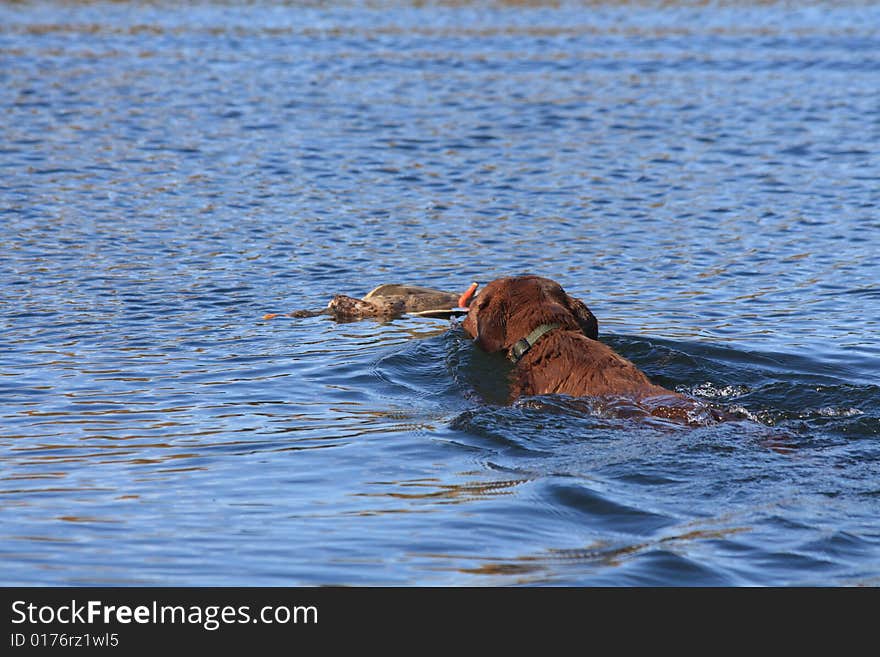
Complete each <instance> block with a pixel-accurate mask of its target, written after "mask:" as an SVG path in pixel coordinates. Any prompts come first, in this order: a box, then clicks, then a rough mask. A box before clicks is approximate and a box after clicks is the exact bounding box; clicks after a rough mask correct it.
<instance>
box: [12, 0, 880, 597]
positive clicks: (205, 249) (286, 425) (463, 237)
mask: <svg viewBox="0 0 880 657" xmlns="http://www.w3.org/2000/svg"><path fill="white" fill-rule="evenodd" d="M453 4H454V5H455V6H442V4H440V5H434V4H432V3H412V4H409V3H405V2H404V3H395V2H389V3H357V2H355V3H344V2H338V3H336V2H329V3H319V4H318V5H317V6H315V5H312V6H298V5H297V4H296V3H285V4H274V3H247V4H242V5H239V4H236V3H232V4H230V3H220V4H211V3H207V4H198V5H196V6H187V7H185V8H181V7H178V6H176V5H175V3H167V4H166V3H158V4H157V3H144V4H142V3H137V2H124V3H118V2H115V3H112V4H101V3H91V2H88V3H68V2H57V3H56V2H37V3H31V2H23V3H22V2H14V3H5V2H4V3H0V89H2V92H0V227H2V231H0V429H2V432H0V583H2V584H6V585H10V584H15V585H69V584H81V585H82V584H85V585H103V584H114V585H116V584H118V585H129V584H131V585H135V584H146V585H154V584H155V585H159V584H167V585H312V584H351V585H365V584H371V585H375V584H383V585H384V584H404V585H410V584H421V585H519V584H538V585H544V584H553V585H874V586H876V585H878V584H880V522H878V518H880V483H878V482H880V385H878V383H877V380H878V372H880V343H878V339H877V330H878V318H880V282H878V281H880V156H878V152H880V151H878V149H880V7H878V6H877V5H872V4H869V3H858V2H854V3H845V2H844V3H820V4H812V3H804V4H802V5H801V4H796V5H791V3H783V4H773V3H769V4H768V3H764V2H760V3H759V2H755V3H749V2H734V3H723V4H720V5H717V6H716V5H714V4H713V3H709V4H708V5H700V6H688V4H687V3H684V4H674V3H672V4H670V3H662V4H652V3H648V2H646V3H625V4H623V5H618V4H616V3H608V4H604V3H601V2H600V3H592V2H590V3H585V4H577V3H574V4H572V3H568V2H563V3H561V4H558V5H557V4H556V3H548V4H547V5H544V4H541V3H536V4H534V5H533V4H532V3H525V4H518V3H510V4H507V3H489V2H486V3H483V2H463V3H453ZM522 272H532V273H536V274H540V275H543V276H547V277H550V278H554V279H556V280H557V281H559V282H560V283H561V284H562V285H563V286H564V287H565V288H566V290H567V291H568V292H569V293H571V294H573V295H575V296H578V297H580V298H582V299H583V300H584V301H586V303H587V304H588V305H589V306H590V308H591V309H592V310H593V312H594V313H595V314H596V315H597V317H598V318H599V323H600V333H601V337H602V339H603V340H606V341H607V342H608V343H609V344H611V345H612V346H613V347H614V348H615V349H617V350H619V351H620V352H621V353H623V354H624V355H625V356H627V357H629V358H630V359H632V360H634V361H635V362H636V363H637V364H638V365H639V366H640V367H642V368H643V369H644V370H645V371H646V372H647V373H648V374H649V375H650V376H651V377H652V378H653V379H654V380H655V381H657V382H659V383H661V384H663V385H666V386H667V387H670V388H674V389H677V390H680V391H682V392H686V393H688V394H691V395H694V396H696V397H698V398H700V399H704V400H706V401H708V402H710V403H712V404H715V405H716V406H718V407H719V408H723V409H727V410H732V411H735V412H737V413H739V414H741V415H743V416H745V417H746V419H744V420H742V421H738V422H732V423H726V424H721V425H717V426H712V427H701V428H686V427H664V426H656V425H652V424H648V423H645V422H637V421H632V420H624V419H620V418H616V417H614V416H613V415H609V414H607V413H602V412H598V411H597V409H596V408H595V407H594V406H593V405H591V404H590V403H589V400H573V399H565V398H554V397H544V398H532V399H524V400H521V401H520V402H517V403H515V404H513V405H508V404H507V403H506V401H505V399H506V379H505V376H506V372H507V370H508V366H507V365H506V364H505V363H504V361H503V358H501V357H497V358H496V357H493V356H488V355H485V354H482V353H479V352H477V351H475V348H474V346H473V345H472V344H471V343H470V341H469V340H468V339H467V338H466V336H465V334H464V333H463V331H462V330H461V329H460V327H458V326H457V325H456V324H455V323H454V322H453V323H450V322H448V321H442V320H432V319H425V318H421V319H417V318H405V319H398V320H394V321H390V322H377V321H372V320H368V321H361V322H353V323H337V322H334V321H333V320H332V319H330V318H329V317H326V316H318V317H307V318H290V317H279V318H276V319H274V320H263V316H264V315H265V314H266V313H269V312H287V311H292V310H297V309H317V308H320V307H322V306H324V305H325V304H326V303H327V301H328V300H329V299H330V297H331V296H332V295H333V294H336V293H344V294H349V295H358V296H359V295H362V294H364V293H365V292H367V291H368V290H369V289H371V288H372V287H374V286H376V285H379V284H381V283H391V282H402V283H411V284H416V285H430V286H434V287H440V288H444V289H450V290H455V291H461V290H464V288H466V287H467V286H468V284H469V283H470V282H471V281H472V280H478V281H483V282H488V281H489V280H492V279H493V278H496V277H498V276H502V275H506V274H511V273H522Z"/></svg>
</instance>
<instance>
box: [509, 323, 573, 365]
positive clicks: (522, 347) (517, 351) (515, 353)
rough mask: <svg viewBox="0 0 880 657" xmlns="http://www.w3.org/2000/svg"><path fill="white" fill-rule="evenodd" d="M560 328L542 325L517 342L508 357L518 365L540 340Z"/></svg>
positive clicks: (553, 325)
mask: <svg viewBox="0 0 880 657" xmlns="http://www.w3.org/2000/svg"><path fill="white" fill-rule="evenodd" d="M559 326H560V325H559V324H541V325H540V326H538V327H537V328H536V329H535V330H534V331H532V332H531V333H529V334H528V335H527V336H526V337H524V338H521V339H519V340H517V341H516V342H515V343H514V345H513V346H512V347H511V348H510V351H508V352H507V357H508V358H509V359H510V360H512V361H513V362H514V363H518V362H519V360H520V358H522V357H523V356H525V355H526V352H527V351H528V350H529V349H531V348H532V347H534V346H535V343H537V342H538V340H540V339H541V338H543V337H544V336H545V335H547V334H548V333H549V332H550V331H554V330H556V329H558V328H559Z"/></svg>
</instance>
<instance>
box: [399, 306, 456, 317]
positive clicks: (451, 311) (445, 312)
mask: <svg viewBox="0 0 880 657" xmlns="http://www.w3.org/2000/svg"><path fill="white" fill-rule="evenodd" d="M407 314H408V315H415V316H417V317H435V318H437V319H449V318H450V317H461V316H462V315H467V314H468V309H467V308H437V309H435V310H420V311H418V312H411V313H407Z"/></svg>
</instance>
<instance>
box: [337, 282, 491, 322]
mask: <svg viewBox="0 0 880 657" xmlns="http://www.w3.org/2000/svg"><path fill="white" fill-rule="evenodd" d="M478 287H479V284H478V283H471V285H470V287H468V289H467V290H465V292H464V293H462V294H456V293H454V292H445V291H443V290H436V289H434V288H429V287H420V286H416V285H401V284H399V283H386V284H384V285H380V286H378V287H376V288H374V289H372V290H370V291H369V292H368V293H367V294H366V295H365V296H364V297H362V298H360V299H356V298H354V297H350V296H346V295H344V294H337V295H336V296H334V297H333V298H332V299H331V300H330V303H329V304H327V309H328V310H329V311H330V314H332V315H334V316H335V317H337V318H339V319H361V318H365V317H387V318H390V317H399V316H401V315H422V316H427V317H449V316H452V315H454V314H456V313H458V314H464V313H466V312H467V308H468V306H469V305H470V302H471V301H472V300H473V298H474V295H475V294H476V291H477V288H478Z"/></svg>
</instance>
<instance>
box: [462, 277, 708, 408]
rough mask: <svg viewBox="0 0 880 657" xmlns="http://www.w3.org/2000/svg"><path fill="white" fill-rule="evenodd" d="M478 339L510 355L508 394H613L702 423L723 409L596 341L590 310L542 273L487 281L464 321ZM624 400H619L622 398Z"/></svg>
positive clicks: (619, 405) (487, 348) (632, 404)
mask: <svg viewBox="0 0 880 657" xmlns="http://www.w3.org/2000/svg"><path fill="white" fill-rule="evenodd" d="M462 327H463V328H464V330H465V331H466V332H467V333H468V334H469V335H470V336H471V337H472V338H474V339H475V340H476V343H477V345H478V346H479V347H480V348H481V349H483V350H484V351H487V352H489V353H493V352H498V351H505V352H507V355H508V357H509V358H510V359H511V360H512V361H513V362H514V363H516V366H515V367H514V369H513V372H512V374H511V399H516V398H517V397H520V396H524V395H546V394H554V393H558V394H563V395H571V396H574V397H601V398H605V399H609V400H615V401H614V405H615V407H616V408H618V409H621V408H625V409H626V411H625V414H626V415H653V416H656V417H662V418H669V419H673V420H677V421H683V422H687V423H699V424H704V423H706V422H707V421H710V422H711V421H717V420H720V419H723V414H722V413H721V412H719V411H717V410H715V409H710V408H709V407H707V406H705V405H703V404H700V403H699V402H697V401H696V400H694V399H691V398H689V397H685V396H683V395H680V394H678V393H675V392H672V391H671V390H667V389H666V388H663V387H661V386H658V385H655V384H653V383H651V382H650V381H649V380H648V377H647V376H645V374H644V373H643V372H642V371H641V370H639V368H638V367H636V366H635V365H634V364H633V363H631V362H630V361H628V360H627V359H626V358H624V357H623V356H621V355H620V354H618V353H617V352H615V351H614V350H613V349H611V348H610V347H609V346H607V345H605V344H603V343H601V342H599V341H598V334H599V327H598V322H597V321H596V318H595V316H594V315H593V313H592V312H590V310H589V308H587V306H586V305H584V303H583V302H582V301H580V300H579V299H575V298H574V297H570V296H569V295H568V294H566V293H565V290H563V289H562V287H561V286H560V285H559V284H558V283H556V282H555V281H552V280H550V279H548V278H541V277H540V276H516V277H509V278H499V279H498V280H495V281H492V282H491V283H489V284H488V285H487V286H486V288H485V289H484V290H483V291H482V292H480V294H479V295H478V296H477V298H476V299H475V300H474V301H473V302H472V303H471V305H470V310H469V312H468V314H467V317H466V318H465V320H464V321H463V322H462ZM621 402H622V403H621Z"/></svg>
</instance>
